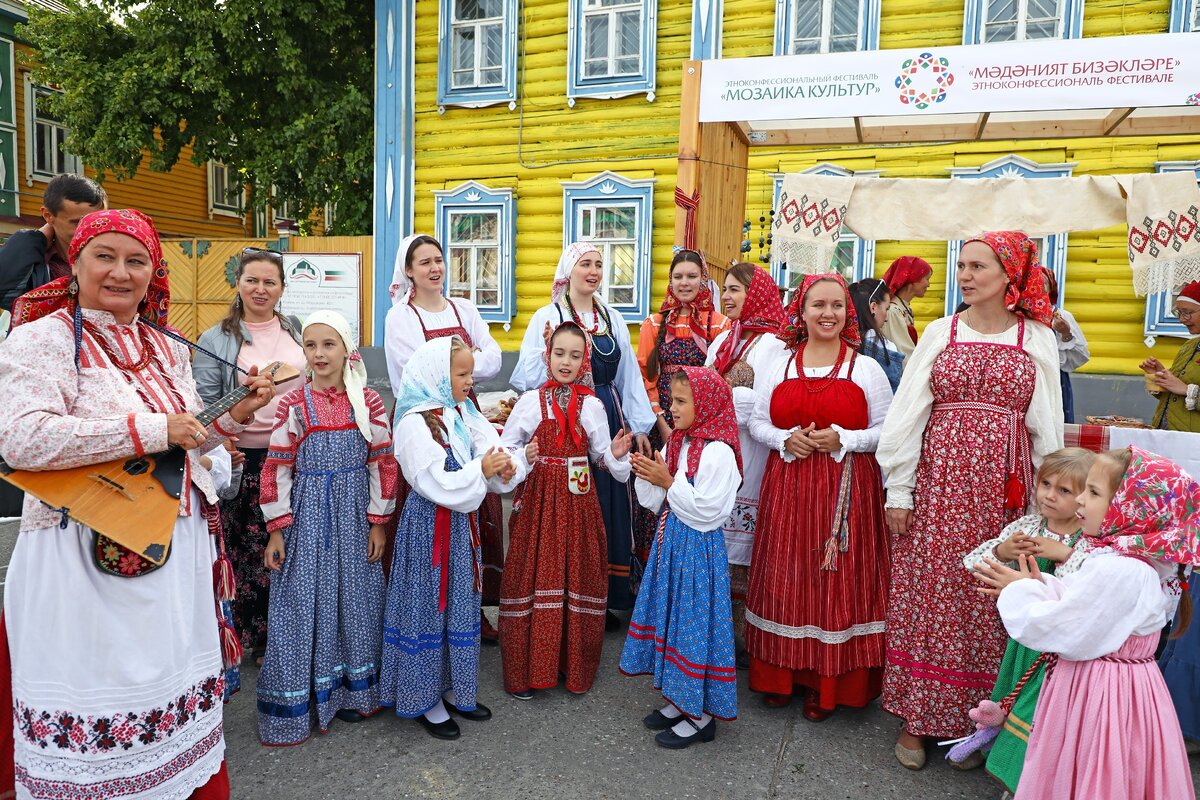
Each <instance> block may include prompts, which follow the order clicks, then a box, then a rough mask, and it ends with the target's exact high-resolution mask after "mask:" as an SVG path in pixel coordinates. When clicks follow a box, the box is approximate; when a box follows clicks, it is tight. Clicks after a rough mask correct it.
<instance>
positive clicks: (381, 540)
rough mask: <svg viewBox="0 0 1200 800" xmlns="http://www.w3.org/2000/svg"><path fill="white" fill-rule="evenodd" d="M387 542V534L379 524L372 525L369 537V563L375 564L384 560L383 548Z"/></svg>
mask: <svg viewBox="0 0 1200 800" xmlns="http://www.w3.org/2000/svg"><path fill="white" fill-rule="evenodd" d="M386 542H387V532H386V530H385V529H384V526H383V525H381V524H379V523H378V522H373V523H371V533H370V534H369V535H368V536H367V563H368V564H374V563H375V562H376V561H378V560H379V559H381V558H383V546H384V544H385V543H386Z"/></svg>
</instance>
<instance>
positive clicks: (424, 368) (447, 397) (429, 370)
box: [396, 336, 496, 466]
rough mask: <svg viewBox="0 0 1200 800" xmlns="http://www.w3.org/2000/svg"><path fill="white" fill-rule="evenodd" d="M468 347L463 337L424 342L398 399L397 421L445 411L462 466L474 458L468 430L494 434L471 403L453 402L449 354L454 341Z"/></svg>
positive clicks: (444, 422) (452, 445)
mask: <svg viewBox="0 0 1200 800" xmlns="http://www.w3.org/2000/svg"><path fill="white" fill-rule="evenodd" d="M455 340H458V341H459V342H460V343H462V344H463V345H464V346H465V342H463V340H462V337H461V336H442V337H439V338H437V339H431V340H429V341H428V342H425V343H424V344H422V345H421V346H420V347H418V348H417V349H416V350H414V351H413V354H412V358H410V359H409V360H408V364H406V365H405V367H404V377H403V378H401V379H400V396H399V397H398V398H396V419H400V418H401V417H404V416H406V415H408V414H419V413H421V412H422V411H437V410H441V412H442V425H443V426H444V427H445V428H446V432H447V433H448V434H449V439H450V441H449V444H450V450H451V451H452V452H453V453H454V459H455V460H456V461H458V463H459V466H466V465H467V464H468V463H470V462H471V461H472V460H473V459H474V457H475V450H474V446H473V445H472V443H471V441H472V440H471V432H470V430H469V428H474V429H476V430H480V431H490V432H492V433H495V430H496V429H495V428H494V427H492V423H490V422H488V421H487V420H486V419H484V417H483V414H480V413H479V409H477V408H476V407H475V404H474V403H473V402H471V399H470V398H467V399H466V400H464V401H462V402H461V403H456V402H454V391H453V389H451V387H450V353H451V346H452V345H453V343H454V341H455Z"/></svg>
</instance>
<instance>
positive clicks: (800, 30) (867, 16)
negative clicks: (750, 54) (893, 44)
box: [775, 0, 879, 55]
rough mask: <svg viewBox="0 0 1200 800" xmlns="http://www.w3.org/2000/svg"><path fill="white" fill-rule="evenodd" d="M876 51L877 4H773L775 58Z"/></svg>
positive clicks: (850, 0)
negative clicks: (779, 56) (778, 56)
mask: <svg viewBox="0 0 1200 800" xmlns="http://www.w3.org/2000/svg"><path fill="white" fill-rule="evenodd" d="M878 48H879V0H775V55H804V54H812V53H846V52H853V51H855V50H877V49H878Z"/></svg>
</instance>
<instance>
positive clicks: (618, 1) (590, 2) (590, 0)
mask: <svg viewBox="0 0 1200 800" xmlns="http://www.w3.org/2000/svg"><path fill="white" fill-rule="evenodd" d="M628 5H636V6H639V7H640V6H641V2H640V0H635V2H632V3H631V2H630V0H587V2H586V3H584V6H585V7H586V8H612V7H614V6H628Z"/></svg>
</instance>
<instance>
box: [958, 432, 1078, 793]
mask: <svg viewBox="0 0 1200 800" xmlns="http://www.w3.org/2000/svg"><path fill="white" fill-rule="evenodd" d="M1095 460H1096V456H1095V454H1094V453H1092V452H1090V451H1088V450H1084V449H1082V448H1079V447H1067V448H1064V449H1062V450H1058V451H1056V452H1054V453H1050V454H1049V455H1048V456H1046V458H1045V459H1044V460H1043V461H1042V466H1041V467H1040V468H1039V469H1038V473H1037V478H1036V481H1035V483H1036V493H1035V499H1036V502H1037V510H1038V513H1037V514H1029V515H1027V516H1024V517H1021V518H1020V519H1018V520H1016V521H1015V522H1013V523H1011V524H1010V525H1008V527H1006V528H1005V529H1004V530H1003V531H1001V533H1000V535H999V536H998V537H997V538H995V539H989V540H988V541H986V542H984V543H983V544H981V545H979V547H977V548H975V550H974V551H972V552H971V553H970V554H969V555H967V557H966V558H964V559H963V566H965V567H966V568H967V569H969V570H975V569H976V568H977V567H979V566H982V565H984V564H986V563H987V561H988V560H992V561H999V562H1001V563H1004V564H1006V565H1008V566H1009V567H1016V566H1017V563H1018V562H1017V559H1018V557H1019V556H1020V555H1021V554H1022V553H1024V554H1025V555H1027V556H1034V557H1035V558H1036V559H1037V565H1038V569H1039V570H1041V572H1042V574H1043V575H1057V576H1058V577H1060V578H1064V577H1066V576H1067V575H1070V574H1072V573H1074V572H1078V571H1079V568H1080V567H1081V566H1082V565H1083V560H1084V558H1086V556H1087V552H1088V550H1089V549H1090V548H1091V542H1090V540H1089V539H1087V538H1086V537H1085V536H1084V535H1083V529H1082V528H1081V527H1080V525H1079V518H1078V517H1077V516H1076V513H1075V512H1076V511H1077V510H1078V509H1079V504H1078V503H1077V502H1075V498H1076V497H1078V496H1079V495H1080V494H1082V493H1083V486H1084V482H1085V481H1086V480H1087V474H1088V470H1090V469H1091V468H1092V464H1093V462H1095ZM1039 656H1041V653H1039V652H1038V651H1036V650H1031V649H1029V648H1028V647H1025V646H1024V645H1023V644H1021V643H1020V642H1018V641H1017V640H1016V639H1009V640H1008V647H1007V648H1006V649H1005V651H1004V660H1003V661H1002V662H1001V663H1000V672H999V674H998V675H997V677H996V685H995V688H993V689H992V698H991V701H992V702H993V703H997V704H1001V705H1003V706H1004V707H1007V706H1008V703H1006V702H1005V701H1006V699H1007V700H1008V701H1009V702H1010V703H1011V711H1009V712H1008V715H1007V717H1006V718H1005V720H1004V726H1003V728H1002V729H1000V731H999V733H998V735H997V736H996V739H995V742H994V744H993V745H992V750H991V752H990V753H989V754H988V757H987V770H988V772H990V773H991V774H992V775H994V776H995V777H996V778H997V779H998V780H999V781H1000V782H1001V783H1003V784H1004V785H1005V786H1006V787H1008V790H1009V791H1010V792H1015V791H1016V790H1017V783H1018V781H1019V780H1020V778H1021V767H1022V765H1023V764H1024V762H1025V745H1026V742H1028V741H1029V731H1030V727H1031V723H1032V722H1033V712H1034V709H1035V708H1036V707H1037V698H1038V692H1040V691H1041V688H1042V680H1043V678H1044V677H1045V669H1046V668H1045V664H1044V663H1042V662H1041V661H1038V658H1039ZM1018 683H1021V684H1022V688H1021V689H1020V691H1019V693H1018V694H1017V695H1016V697H1015V699H1014V698H1010V697H1009V695H1010V694H1011V693H1012V692H1013V691H1014V690H1015V688H1016V686H1017V684H1018ZM1001 705H998V706H996V708H997V709H998V708H1000V707H1001ZM982 758H983V756H982V754H979V751H975V752H974V753H972V754H971V755H970V756H968V757H967V759H966V760H964V761H963V762H961V763H959V764H958V766H959V767H961V768H963V769H966V768H969V767H975V766H978V765H979V763H980V762H981V761H982Z"/></svg>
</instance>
